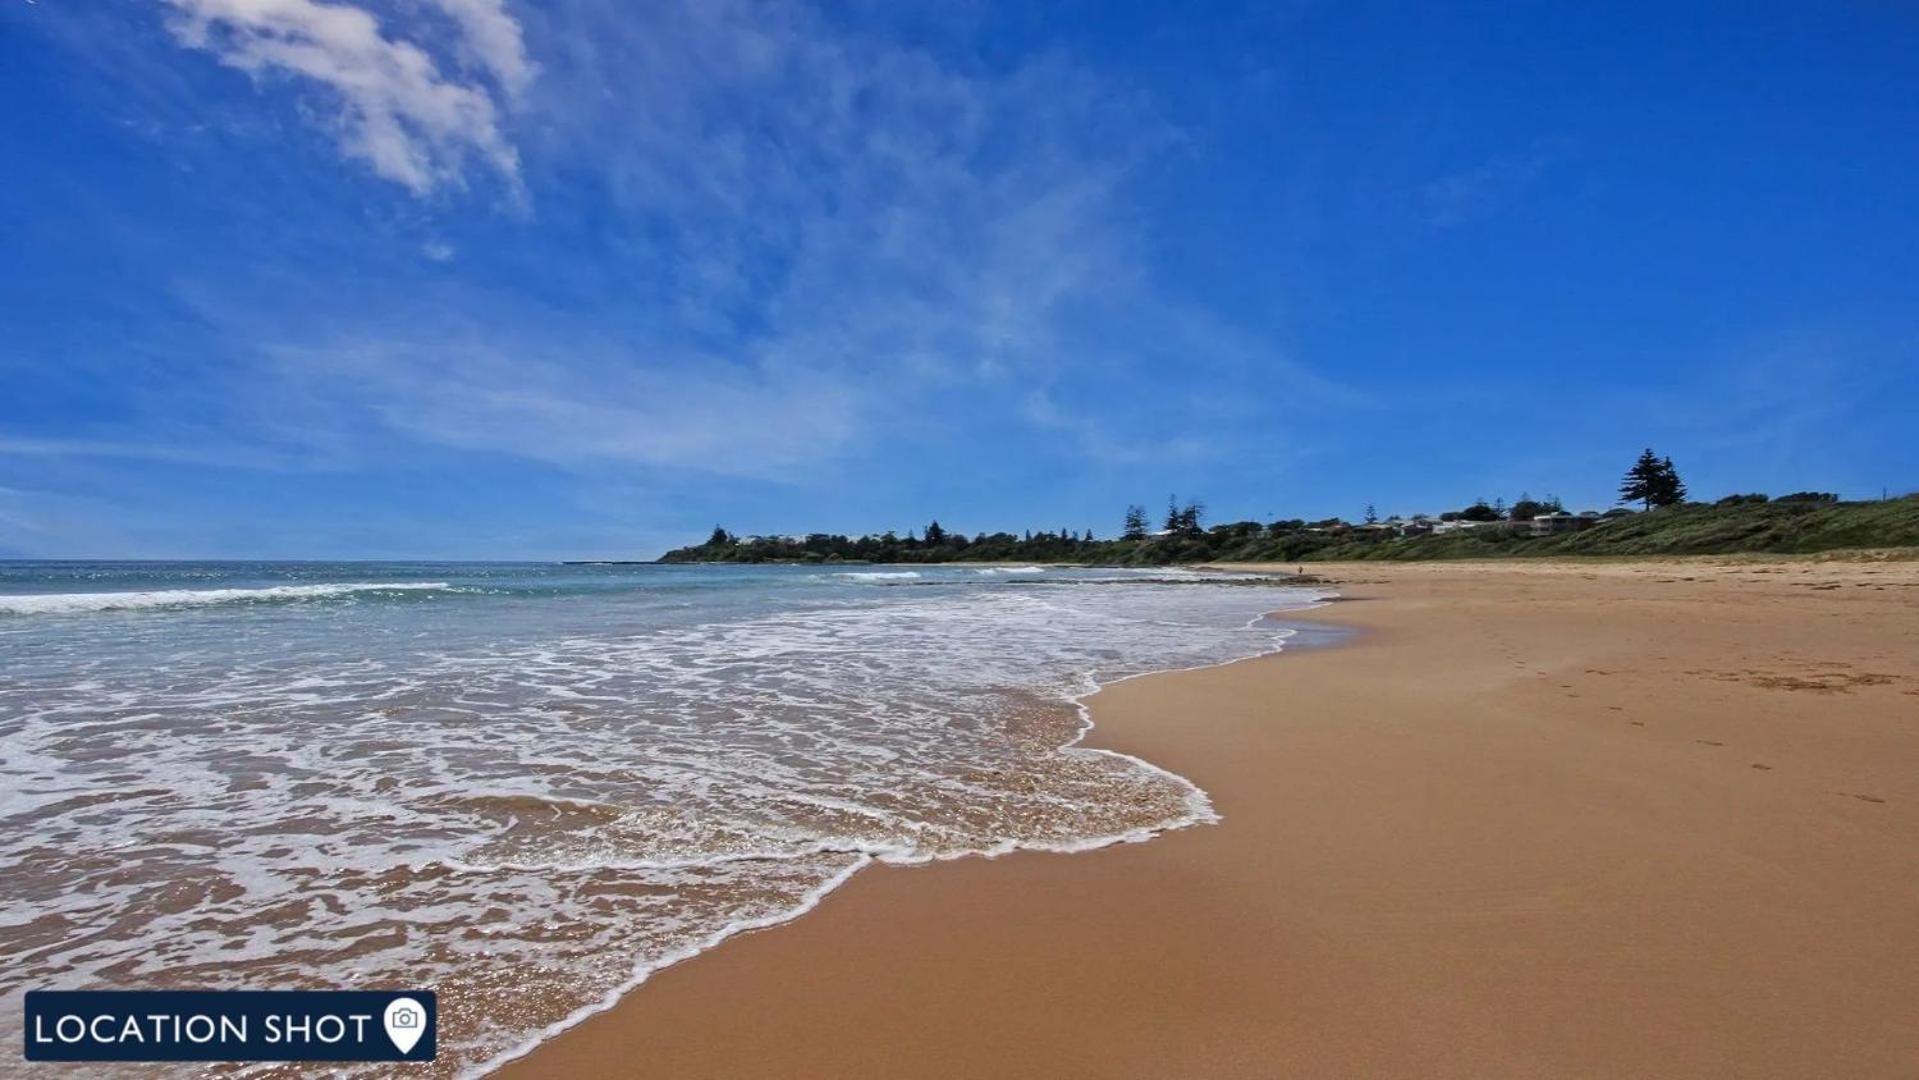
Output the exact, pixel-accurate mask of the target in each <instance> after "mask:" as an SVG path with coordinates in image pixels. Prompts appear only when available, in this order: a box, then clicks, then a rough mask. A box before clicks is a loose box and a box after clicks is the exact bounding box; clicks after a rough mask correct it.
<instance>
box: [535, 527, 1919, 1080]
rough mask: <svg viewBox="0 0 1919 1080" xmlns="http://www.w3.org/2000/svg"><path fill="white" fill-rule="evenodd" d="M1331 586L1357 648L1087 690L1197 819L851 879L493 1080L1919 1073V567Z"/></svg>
mask: <svg viewBox="0 0 1919 1080" xmlns="http://www.w3.org/2000/svg"><path fill="white" fill-rule="evenodd" d="M1235 569H1242V568H1235ZM1315 569H1319V570H1323V571H1327V572H1329V573H1330V575H1331V576H1332V577H1334V579H1335V581H1334V583H1333V584H1334V587H1336V588H1338V589H1339V591H1340V592H1342V593H1344V594H1345V596H1344V597H1343V598H1344V599H1348V600H1353V599H1357V600H1366V601H1374V602H1372V603H1357V604H1349V603H1340V604H1338V605H1336V606H1330V607H1327V606H1322V607H1321V608H1320V609H1318V610H1317V611H1313V612H1304V611H1289V612H1286V613H1285V614H1284V615H1283V616H1282V617H1283V618H1284V619H1285V620H1286V621H1289V622H1291V621H1297V620H1304V621H1311V622H1314V623H1333V624H1343V625H1346V626H1350V627H1352V628H1354V629H1356V630H1358V631H1360V632H1361V637H1362V640H1358V641H1355V642H1353V643H1352V645H1353V647H1350V648H1339V649H1311V648H1309V649H1303V650H1302V649H1287V650H1285V651H1284V652H1282V653H1280V654H1278V655H1271V654H1268V655H1264V656H1260V657H1255V658H1250V659H1244V660H1239V661H1235V662H1232V663H1230V664H1227V665H1225V666H1215V667H1210V668H1201V669H1196V670H1191V671H1183V672H1160V673H1155V674H1154V675H1153V676H1152V677H1151V678H1146V677H1135V678H1132V679H1128V680H1120V681H1117V682H1115V683H1111V684H1107V685H1106V686H1104V687H1101V688H1100V689H1099V691H1098V692H1097V693H1095V694H1094V695H1092V696H1091V697H1090V698H1086V699H1082V704H1084V705H1086V706H1088V707H1089V708H1090V711H1091V715H1092V717H1093V718H1094V722H1096V723H1097V725H1098V726H1097V728H1095V729H1093V731H1092V732H1091V733H1090V734H1088V735H1087V736H1086V737H1085V738H1084V741H1083V742H1082V743H1081V744H1080V745H1083V746H1085V747H1087V748H1089V749H1102V750H1108V751H1112V752H1119V753H1125V754H1127V755H1128V756H1132V757H1136V758H1139V759H1141V760H1144V761H1146V762H1148V763H1150V764H1151V765H1153V766H1154V767H1156V768H1160V769H1164V770H1166V771H1169V772H1172V773H1174V774H1175V775H1178V776H1181V777H1183V778H1187V779H1189V780H1190V781H1191V782H1192V783H1193V784H1195V785H1196V786H1197V787H1198V788H1199V789H1201V790H1202V791H1204V792H1207V793H1209V794H1210V795H1211V797H1212V800H1213V803H1214V805H1215V806H1216V807H1217V808H1218V810H1219V812H1220V814H1221V815H1222V817H1223V818H1224V820H1223V821H1222V822H1220V823H1218V824H1214V825H1210V826H1208V827H1205V828H1185V829H1179V830H1175V831H1171V832H1167V833H1163V834H1161V835H1159V836H1157V837H1156V838H1154V839H1153V840H1151V842H1148V843H1125V844H1115V845H1111V846H1107V847H1104V848H1101V849H1099V850H1097V851H1093V852H1088V853H1084V854H1079V855H1075V856H1074V857H1072V858H1058V857H1054V856H1051V855H1049V854H1046V853H1033V852H1017V853H1013V854H1011V855H1007V856H1004V857H1001V858H995V859H962V860H957V861H952V862H942V863H937V864H932V865H924V866H915V867H892V866H887V865H883V864H882V865H880V866H872V867H868V868H866V869H867V872H866V873H862V874H858V875H856V876H855V878H854V880H852V881H851V882H849V883H847V884H846V885H845V886H843V887H841V888H839V889H837V890H835V891H833V892H832V893H831V894H829V895H827V896H826V897H825V898H824V899H823V900H822V901H821V902H820V903H819V904H818V905H817V907H816V908H815V909H814V910H813V911H812V912H810V913H809V914H808V915H807V916H806V917H805V918H800V919H796V920H793V921H790V922H787V923H785V924H783V925H782V926H780V927H779V928H778V930H777V932H775V933H755V934H746V935H741V936H739V937H737V938H735V939H734V940H731V941H729V942H728V943H727V944H726V947H724V948H720V949H716V950H714V951H712V952H709V953H705V954H702V955H700V956H698V957H697V958H695V962H692V963H681V964H678V965H675V966H674V967H672V968H671V969H668V970H664V971H661V972H659V973H658V974H656V975H655V976H654V977H653V978H651V979H649V980H648V981H647V982H646V983H645V984H643V985H642V986H640V987H638V988H637V989H635V990H633V991H632V992H631V993H629V994H628V995H626V996H625V997H624V998H622V999H621V1000H620V1001H619V1003H618V1004H617V1005H615V1006H614V1007H613V1008H612V1009H611V1010H609V1011H606V1012H603V1013H600V1014H598V1015H596V1016H593V1017H590V1018H588V1019H587V1020H585V1021H584V1022H582V1023H581V1024H579V1025H578V1026H577V1027H575V1028H573V1029H571V1030H570V1031H567V1032H565V1033H564V1034H561V1035H559V1036H558V1037H556V1038H554V1039H552V1040H550V1041H548V1042H545V1043H543V1044H541V1045H540V1046H539V1047H537V1048H536V1049H535V1050H534V1051H533V1052H532V1053H531V1054H530V1055H528V1056H526V1057H523V1058H519V1059H517V1060H515V1061H513V1062H510V1063H507V1064H506V1065H505V1066H504V1067H503V1068H502V1069H501V1070H500V1074H502V1075H551V1074H554V1073H558V1072H567V1073H588V1074H592V1073H609V1072H610V1073H615V1074H622V1075H660V1076H725V1075H770V1076H827V1075H835V1076H861V1075H872V1076H881V1075H935V1076H940V1075H951V1076H962V1075H1034V1076H1040V1075H1050V1076H1060V1075H1075V1076H1077V1075H1085V1076H1094V1075H1100V1076H1111V1075H1148V1074H1162V1075H1163V1074H1166V1073H1168V1072H1173V1073H1184V1074H1187V1075H1247V1076H1256V1075H1272V1074H1273V1073H1275V1072H1278V1073H1313V1074H1348V1075H1350V1074H1356V1073H1372V1074H1386V1075H1416V1074H1423V1075H1460V1076H1465V1075H1527V1074H1531V1075H1538V1074H1548V1075H1554V1074H1568V1073H1583V1074H1595V1073H1622V1072H1624V1073H1641V1074H1643V1073H1652V1072H1658V1073H1667V1074H1671V1073H1680V1074H1685V1075H1735V1074H1737V1075H1806V1074H1808V1073H1811V1072H1826V1073H1843V1074H1847V1075H1899V1074H1901V1073H1902V1072H1904V1071H1906V1070H1908V1069H1909V1066H1910V1062H1911V1061H1913V1060H1915V1055H1919V1039H1915V1037H1914V1035H1913V1034H1912V1033H1911V1032H1910V1030H1909V1029H1910V1025H1909V1024H1908V1023H1906V1022H1905V1015H1904V1014H1905V1012H1906V1011H1907V1009H1906V1006H1905V1004H1904V1002H1906V1001H1907V1000H1909V999H1911V998H1912V997H1914V996H1915V995H1919V974H1915V973H1914V972H1912V971H1910V970H1908V969H1909V968H1911V967H1912V965H1910V964H1902V963H1900V962H1899V961H1900V960H1901V959H1902V957H1901V956H1899V955H1897V950H1896V949H1895V950H1891V952H1893V953H1894V954H1895V955H1891V956H1889V955H1888V952H1889V950H1887V949H1886V948H1885V947H1884V946H1883V945H1882V944H1880V943H1881V942H1885V941H1898V940H1902V939H1905V940H1913V939H1919V938H1915V937H1914V935H1919V914H1915V912H1919V905H1915V904H1913V903H1912V900H1913V892H1914V889H1913V887H1912V883H1913V882H1914V881H1919V860H1916V859H1915V857H1914V855H1913V854H1912V853H1911V852H1910V851H1909V850H1908V849H1909V848H1910V844H1909V843H1908V842H1906V841H1907V838H1909V836H1910V835H1911V832H1910V830H1911V828H1912V827H1913V826H1914V825H1915V824H1916V823H1919V819H1915V817H1914V815H1913V810H1912V807H1913V806H1914V804H1915V803H1916V802H1919V785H1915V783H1914V779H1913V774H1914V773H1915V771H1916V770H1914V769H1912V768H1911V765H1912V764H1913V763H1915V762H1919V753H1915V749H1919V741H1915V740H1919V732H1915V731H1914V730H1913V725H1912V723H1911V722H1910V721H1909V720H1907V719H1906V716H1907V714H1910V713H1912V712H1913V711H1914V710H1913V708H1912V705H1913V695H1919V670H1915V666H1914V662H1913V661H1914V658H1915V655H1919V650H1915V649H1914V648H1913V643H1914V642H1915V640H1919V633H1916V632H1915V631H1916V629H1919V628H1915V625H1914V617H1913V616H1912V614H1911V610H1912V603H1911V602H1912V600H1913V599H1915V598H1919V593H1915V592H1913V591H1912V590H1914V589H1915V588H1919V566H1915V565H1914V564H1912V563H1904V564H1891V565H1888V564H1872V563H1864V564H1861V563H1832V562H1819V563H1789V562H1774V561H1768V562H1764V563H1756V564H1755V563H1748V564H1730V563H1728V564H1720V563H1705V562H1694V561H1690V560H1689V561H1686V562H1683V563H1682V562H1663V563H1639V564H1609V565H1604V566H1594V565H1590V564H1572V565H1567V564H1546V563H1534V564H1528V565H1523V566H1511V565H1500V566H1486V565H1479V564H1475V565H1470V566H1459V565H1431V564H1424V565H1421V564H1415V565H1407V564H1397V565H1381V564H1346V565H1339V566H1333V565H1324V566H1322V567H1316V568H1315ZM1775 577H1777V578H1779V579H1781V580H1775ZM1861 589H1865V590H1877V591H1876V592H1873V591H1867V592H1861V591H1859V590H1861ZM1889 591H1890V595H1888V592H1889ZM1835 594H1837V595H1835ZM1782 607H1785V608H1787V609H1788V610H1780V609H1781V608H1782ZM1675 627H1679V628H1680V630H1675V629H1674V628H1675ZM1286 653H1293V654H1294V655H1290V656H1289V655H1286ZM1382 670H1390V671H1392V672H1393V675H1394V677H1393V678H1390V679H1381V678H1379V677H1378V674H1379V672H1380V671H1382ZM1901 710H1903V712H1902V711H1901ZM1835 726H1841V727H1843V728H1844V729H1845V730H1846V736H1845V737H1844V738H1838V737H1835V736H1834V735H1833V734H1832V729H1833V728H1834V727H1835ZM1674 729H1684V730H1683V731H1675V730H1674ZM1684 736H1691V737H1689V738H1688V737H1684ZM1706 736H1714V737H1710V738H1709V737H1706ZM1747 743H1750V744H1753V745H1752V746H1750V747H1746V746H1742V744H1747ZM1736 746H1737V747H1740V748H1741V749H1743V750H1744V753H1745V756H1750V757H1753V758H1754V760H1753V761H1752V762H1751V763H1747V762H1744V761H1729V760H1728V753H1727V752H1726V751H1728V749H1729V748H1732V747H1736ZM1732 753H1733V754H1737V753H1738V751H1732ZM1762 754H1763V755H1764V757H1766V758H1770V759H1773V760H1772V761H1770V762H1767V761H1762V760H1760V759H1759V755H1762ZM1841 789H1843V790H1841ZM1728 805H1730V806H1731V807H1732V808H1731V809H1728Z"/></svg>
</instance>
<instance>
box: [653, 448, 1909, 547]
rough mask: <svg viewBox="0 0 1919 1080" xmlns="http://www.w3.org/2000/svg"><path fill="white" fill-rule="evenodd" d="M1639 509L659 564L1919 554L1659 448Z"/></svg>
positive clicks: (749, 542) (1548, 508)
mask: <svg viewBox="0 0 1919 1080" xmlns="http://www.w3.org/2000/svg"><path fill="white" fill-rule="evenodd" d="M1619 500H1620V502H1621V503H1622V504H1624V503H1637V504H1639V508H1638V509H1631V508H1628V507H1627V506H1624V505H1620V506H1615V507H1614V508H1612V509H1609V510H1605V511H1603V512H1602V511H1599V510H1582V511H1579V512H1571V511H1568V510H1567V509H1566V508H1565V507H1564V506H1563V505H1562V504H1561V503H1560V500H1559V499H1557V498H1556V497H1553V496H1550V495H1549V496H1546V497H1544V498H1540V499H1535V498H1533V497H1532V496H1530V495H1526V494H1522V495H1521V496H1520V497H1519V498H1518V499H1516V500H1514V501H1513V502H1512V503H1511V505H1507V504H1506V502H1505V501H1504V500H1503V499H1496V500H1494V501H1492V502H1490V503H1489V502H1486V501H1485V500H1483V499H1482V500H1479V501H1477V502H1474V503H1473V504H1472V505H1470V506H1467V507H1464V508H1462V509H1459V510H1449V511H1446V512H1444V513H1440V514H1437V515H1429V514H1423V513H1421V514H1413V515H1410V516H1407V517H1399V516H1392V517H1386V518H1381V517H1380V516H1379V515H1378V514H1377V513H1376V512H1375V511H1374V509H1373V508H1372V507H1371V506H1368V507H1367V508H1366V512H1365V514H1364V515H1363V517H1362V518H1361V520H1359V521H1357V522H1353V521H1347V520H1344V519H1342V518H1326V519H1323V520H1319V521H1306V520H1303V519H1299V518H1292V519H1286V520H1279V521H1271V522H1259V521H1235V522H1230V523H1224V524H1212V525H1208V524H1207V523H1206V522H1205V508H1204V506H1202V505H1201V504H1199V503H1197V502H1193V501H1188V502H1185V503H1181V502H1180V501H1179V500H1177V499H1169V500H1168V502H1167V508H1166V511H1165V513H1164V515H1163V516H1161V517H1159V518H1158V519H1154V518H1150V517H1148V515H1147V513H1146V511H1145V509H1144V508H1143V507H1140V506H1132V507H1128V508H1127V510H1126V513H1125V516H1124V518H1123V525H1122V527H1121V530H1120V533H1119V535H1118V536H1117V537H1109V538H1105V539H1101V538H1099V537H1096V536H1095V535H1094V534H1093V532H1092V530H1090V529H1088V530H1084V531H1081V532H1075V531H1073V530H1071V529H1060V530H1056V531H1052V530H1040V531H1037V532H1036V531H1031V530H1029V531H1026V532H1024V533H1019V534H1015V533H1010V532H995V533H976V534H974V535H972V536H967V535H966V534H964V533H961V532H958V531H954V530H950V529H947V528H944V527H942V526H941V525H940V523H939V522H938V521H934V522H932V523H931V524H929V525H927V526H926V527H925V528H924V529H923V530H909V531H908V532H907V533H906V534H905V535H904V536H901V535H899V534H897V533H895V532H892V531H890V530H889V531H887V532H885V533H881V534H878V535H867V536H858V537H849V536H843V535H839V534H834V533H811V534H808V535H804V536H736V535H734V534H733V533H730V532H728V531H727V530H726V529H725V528H723V527H716V528H715V529H714V530H713V534H712V535H711V536H709V537H708V538H707V540H706V542H705V543H702V544H697V545H693V546H689V547H683V548H676V549H674V550H672V551H669V552H667V553H666V554H665V555H662V556H661V557H660V558H659V559H658V560H657V561H659V562H662V563H845V562H856V563H857V562H869V563H946V562H1034V563H1080V564H1087V565H1098V566H1164V565H1170V564H1183V563H1204V562H1294V563H1297V562H1312V561H1322V560H1326V561H1332V560H1355V559H1404V560H1417V559H1470V558H1498V557H1527V556H1533V557H1537V556H1571V555H1611V556H1622V555H1715V554H1732V553H1740V552H1753V553H1778V554H1807V553H1812V552H1821V551H1833V550H1840V549H1848V548H1892V547H1919V493H1915V494H1910V495H1905V496H1902V497H1898V498H1889V499H1879V500H1873V501H1862V502H1847V501H1843V500H1841V499H1840V498H1839V497H1838V496H1837V495H1835V494H1831V493H1828V492H1813V491H1804V492H1797V493H1794V494H1790V495H1782V496H1780V497H1778V498H1772V497H1769V496H1766V495H1763V494H1734V495H1727V496H1725V497H1723V498H1720V499H1718V500H1716V501H1714V502H1711V503H1704V502H1693V501H1689V500H1688V498H1687V492H1686V487H1685V484H1684V483H1683V482H1682V481H1681V480H1680V478H1679V473H1678V470H1677V469H1676V468H1675V467H1674V466H1673V463H1672V460H1671V459H1670V458H1663V457H1660V456H1658V455H1656V454H1654V453H1653V451H1651V450H1650V449H1649V450H1647V451H1646V452H1645V453H1643V454H1641V455H1640V457H1639V459H1638V460H1637V461H1635V462H1634V464H1633V466H1632V468H1631V469H1630V470H1629V471H1628V472H1627V473H1626V476H1625V479H1624V481H1623V482H1622V483H1621V484H1620V488H1619Z"/></svg>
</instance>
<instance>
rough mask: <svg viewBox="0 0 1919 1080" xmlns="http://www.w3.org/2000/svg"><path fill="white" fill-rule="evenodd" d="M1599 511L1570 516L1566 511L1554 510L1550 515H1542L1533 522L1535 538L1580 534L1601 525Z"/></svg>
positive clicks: (1588, 511)
mask: <svg viewBox="0 0 1919 1080" xmlns="http://www.w3.org/2000/svg"><path fill="white" fill-rule="evenodd" d="M1599 521H1600V518H1599V511H1597V510H1585V511H1581V512H1580V513H1577V514H1568V513H1567V512H1566V511H1564V510H1554V511H1553V512H1552V513H1550V514H1540V515H1539V516H1538V517H1535V518H1533V520H1532V534H1533V535H1534V536H1552V535H1554V534H1556V533H1567V532H1578V531H1579V530H1581V529H1590V528H1592V527H1593V526H1594V525H1597V524H1599Z"/></svg>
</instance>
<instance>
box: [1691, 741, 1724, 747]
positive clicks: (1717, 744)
mask: <svg viewBox="0 0 1919 1080" xmlns="http://www.w3.org/2000/svg"><path fill="white" fill-rule="evenodd" d="M1693 742H1696V743H1698V744H1699V745H1701V746H1724V745H1726V744H1725V743H1722V742H1713V741H1712V740H1711V739H1694V740H1693Z"/></svg>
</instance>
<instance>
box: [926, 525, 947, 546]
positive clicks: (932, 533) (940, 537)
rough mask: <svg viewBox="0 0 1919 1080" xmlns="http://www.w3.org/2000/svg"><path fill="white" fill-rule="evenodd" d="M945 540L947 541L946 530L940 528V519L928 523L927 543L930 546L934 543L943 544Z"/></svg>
mask: <svg viewBox="0 0 1919 1080" xmlns="http://www.w3.org/2000/svg"><path fill="white" fill-rule="evenodd" d="M945 542H946V530H945V529H942V528H940V523H939V522H938V521H935V522H933V523H932V524H931V525H928V526H927V527H926V543H927V545H928V546H931V545H933V544H943V543H945Z"/></svg>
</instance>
